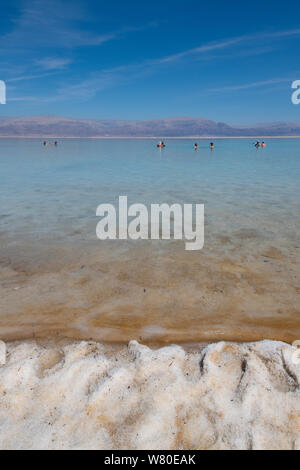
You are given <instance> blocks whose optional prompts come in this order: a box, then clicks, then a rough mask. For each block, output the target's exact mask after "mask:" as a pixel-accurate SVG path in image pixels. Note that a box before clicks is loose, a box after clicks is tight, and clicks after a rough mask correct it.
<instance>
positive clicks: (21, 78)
mask: <svg viewBox="0 0 300 470" xmlns="http://www.w3.org/2000/svg"><path fill="white" fill-rule="evenodd" d="M55 73H56V72H46V73H37V74H32V75H19V76H17V77H13V78H9V79H7V80H5V81H6V83H13V82H23V81H26V80H37V79H40V78H45V77H49V76H52V75H55Z"/></svg>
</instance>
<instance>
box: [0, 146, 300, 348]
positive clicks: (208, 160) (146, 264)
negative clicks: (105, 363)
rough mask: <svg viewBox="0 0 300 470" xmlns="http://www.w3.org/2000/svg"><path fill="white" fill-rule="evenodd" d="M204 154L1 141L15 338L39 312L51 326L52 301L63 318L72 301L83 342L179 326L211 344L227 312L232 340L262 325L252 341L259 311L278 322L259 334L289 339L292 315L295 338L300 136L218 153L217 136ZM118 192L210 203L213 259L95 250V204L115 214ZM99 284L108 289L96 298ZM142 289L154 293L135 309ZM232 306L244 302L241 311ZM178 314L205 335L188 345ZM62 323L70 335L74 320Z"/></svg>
mask: <svg viewBox="0 0 300 470" xmlns="http://www.w3.org/2000/svg"><path fill="white" fill-rule="evenodd" d="M193 144H194V141H192V140H190V139H170V140H166V147H165V148H164V149H158V148H157V147H156V142H155V141H154V140H153V139H61V140H60V141H59V142H58V146H57V147H55V146H54V145H50V146H46V147H44V146H43V145H42V142H41V140H40V139H21V138H20V139H1V140H0V175H1V185H0V200H1V205H0V243H1V245H0V263H1V265H0V266H1V270H0V271H1V278H0V279H1V284H0V286H1V289H2V291H1V297H2V309H1V312H0V316H3V319H4V318H6V317H7V315H9V316H10V318H13V320H11V321H12V326H11V328H12V329H11V330H10V329H8V330H9V331H13V332H14V333H11V335H12V336H13V335H14V334H15V333H16V332H17V330H18V325H19V330H21V329H22V328H21V327H20V325H23V326H24V331H25V330H26V328H25V324H26V325H27V324H28V325H30V327H32V324H33V323H35V322H33V316H34V315H35V318H36V325H37V330H39V326H40V325H41V324H43V325H44V323H43V322H44V318H45V316H43V318H41V317H38V315H37V310H38V311H39V312H42V311H43V309H44V308H45V305H46V304H47V312H50V311H52V310H51V309H52V307H51V306H53V305H55V308H54V310H53V316H52V322H53V318H55V319H57V318H58V317H59V318H63V317H64V315H65V312H66V311H67V310H68V312H70V309H72V305H73V308H74V311H75V312H77V313H76V315H77V314H78V315H77V316H76V319H73V320H74V321H73V320H72V321H71V320H70V318H69V319H68V322H69V323H68V324H70V321H71V323H72V322H73V323H72V328H71V330H72V335H75V336H76V335H77V334H78V331H80V336H82V335H83V336H85V335H88V336H94V334H95V336H96V337H97V339H103V338H104V339H108V340H110V339H114V340H117V339H118V338H119V339H120V340H123V339H126V340H127V339H135V338H132V337H131V335H132V334H134V335H137V332H140V333H141V337H142V338H143V337H144V336H146V337H147V338H149V337H150V338H151V336H152V333H153V336H154V337H158V338H160V337H165V338H169V336H168V334H171V333H172V331H175V330H176V334H175V333H174V335H173V336H174V338H178V340H181V339H182V340H185V339H186V340H196V339H198V336H199V338H200V339H201V338H206V337H207V336H206V333H207V331H208V330H209V331H210V333H209V334H208V337H209V338H211V337H212V336H213V335H214V334H215V335H216V336H217V338H216V339H220V338H222V337H223V336H222V335H223V333H224V332H223V330H224V328H225V327H226V318H223V316H222V315H221V311H222V304H223V305H224V312H227V316H228V318H229V320H228V322H227V325H230V328H229V330H228V329H226V328H225V329H226V334H225V333H224V335H225V337H226V338H227V337H228V336H229V337H230V334H232V337H233V339H234V338H235V337H236V335H237V329H236V328H238V331H240V332H241V331H242V333H240V335H241V337H242V338H247V334H246V335H244V329H245V331H246V324H247V325H248V327H249V328H250V327H251V328H252V330H251V331H252V333H251V334H249V338H252V337H253V335H254V336H255V334H254V333H253V332H254V331H255V328H256V326H259V325H257V322H259V320H258V318H255V319H254V321H253V322H252V320H253V316H254V317H255V315H257V316H258V317H261V315H262V313H261V312H265V314H266V315H267V317H268V321H267V322H266V323H265V324H264V327H263V328H264V329H263V330H262V332H261V334H259V335H258V336H261V335H264V334H265V332H266V331H267V329H268V328H271V330H272V318H273V320H274V325H277V326H276V332H278V333H276V335H275V336H276V337H278V338H281V337H282V338H286V334H285V333H284V331H282V328H283V324H282V323H280V322H279V316H280V315H281V319H284V318H285V317H284V315H287V317H286V318H285V319H286V329H287V331H288V333H287V335H288V337H290V336H291V335H292V333H291V332H292V331H295V330H296V331H297V329H298V328H299V320H298V319H297V315H296V314H297V307H296V305H297V302H296V297H295V296H297V295H298V294H299V290H298V291H297V284H298V285H299V276H298V275H299V267H298V266H299V264H298V265H297V262H296V261H297V260H299V250H300V243H299V234H300V232H299V227H300V225H299V221H300V184H299V181H300V140H299V139H268V140H267V146H266V147H265V148H259V149H256V148H255V147H254V145H253V141H252V139H216V140H215V149H214V150H210V148H209V140H207V139H201V140H199V149H198V150H196V151H195V150H194V148H193ZM120 195H125V196H127V197H128V202H129V204H133V203H143V204H145V205H150V204H153V203H168V204H173V203H180V204H204V206H205V243H204V248H203V250H202V251H201V253H197V254H194V255H193V258H192V257H191V255H188V254H187V253H186V252H185V251H184V245H183V243H182V242H174V241H172V240H170V241H169V240H163V241H161V242H157V243H154V242H151V241H150V240H149V241H143V242H142V244H141V243H140V242H139V241H137V242H134V241H132V242H130V243H127V242H126V241H122V240H119V241H114V242H108V241H99V240H97V237H96V225H97V222H98V218H97V217H96V209H97V206H98V205H99V204H102V203H112V204H115V205H117V204H118V199H119V196H120ZM96 261H97V262H98V263H100V264H101V266H102V267H101V268H100V267H99V266H98V268H99V269H98V268H97V269H98V271H97V269H96V268H95V269H93V268H91V266H93V262H96ZM79 265H80V266H79ZM82 266H84V268H82ZM80 269H81V271H80ZM61 270H64V271H65V272H64V276H62V275H61V272H62V271H61ZM72 270H73V271H72ZM77 270H78V271H77ZM84 270H87V272H86V273H85V281H84V280H83V277H84V276H83V272H84ZM101 270H102V271H101ZM268 270H269V271H268ZM74 272H76V275H74ZM72 273H73V274H72ZM276 273H277V274H276ZM275 274H276V276H277V277H276V276H275V277H276V278H274V275H275ZM50 275H51V276H52V278H51V279H52V281H51V282H52V283H53V285H52V287H51V288H50V286H49V282H50V277H49V276H50ZM47 276H48V278H47V280H46V277H47ZM72 276H73V277H74V276H75V277H76V279H75V280H74V279H73V278H72ZM99 276H100V277H99ZM43 279H44V281H45V285H43V286H41V282H42V280H43ZM63 279H64V280H63ZM99 279H101V282H100V280H99ZM71 281H72V282H73V281H74V283H73V284H72V282H71ZM175 281H176V282H175ZM187 281H189V284H188V285H186V283H187ZM68 282H69V283H71V284H72V285H68ZM96 282H98V283H99V282H100V284H101V287H100V290H101V289H102V290H101V293H99V295H98V296H96V297H95V292H96V290H97V288H96V284H95V283H96ZM76 283H77V284H76ZM270 283H271V284H272V285H271V284H270ZM97 285H99V284H97ZM87 286H89V288H88V289H87ZM104 286H106V287H104ZM137 286H138V287H139V288H141V289H143V290H142V291H141V292H144V290H145V291H146V292H145V296H144V297H141V298H139V297H136V299H135V300H134V298H133V297H132V296H134V295H137V292H136V288H137ZM105 288H107V289H108V290H107V294H106V293H105V292H104V289H105ZM148 288H149V289H150V292H149V289H148ZM41 289H42V291H43V292H44V294H43V293H41ZM43 289H44V290H43ZM51 289H52V291H51ZM66 289H67V290H66ZM151 289H152V292H151ZM201 289H203V290H202V291H201ZM260 289H262V290H261V291H260ZM200 291H201V295H202V297H203V299H204V300H203V304H201V299H202V297H201V299H200V297H199V296H200ZM51 292H53V294H51ZM75 292H76V294H75ZM78 292H80V295H81V297H80V298H79V297H76V295H77V296H79V293H78ZM108 292H109V301H110V304H109V306H108ZM138 295H139V294H138ZM146 296H149V297H147V298H146ZM177 296H179V297H180V298H179V297H178V298H177ZM247 296H248V297H247ZM219 297H220V298H219ZM74 298H75V299H76V300H74ZM130 298H131V304H130V305H131V307H130V306H129V303H128V302H129V299H130ZM239 298H240V299H242V298H247V299H248V300H247V305H251V307H250V310H249V311H248V310H247V308H248V307H247V308H246V306H243V307H238V305H241V304H242V302H239V300H238V299H239ZM70 299H73V301H72V302H73V303H72V302H71V303H70ZM176 299H177V301H178V302H176ZM232 299H235V301H236V302H235V301H234V302H232V305H231V303H230V302H231V301H232ZM280 299H281V302H282V303H281V305H279V304H280ZM254 300H255V301H254ZM65 302H67V303H68V305H65ZM205 302H206V304H205ZM228 302H229V303H228ZM252 302H254V304H253V303H252ZM272 302H273V303H272ZM57 304H59V305H60V307H61V308H60V309H57ZM38 305H39V307H38ZM230 305H231V307H230ZM298 305H299V303H298ZM137 306H138V308H137ZM276 306H277V307H276ZM179 308H180V309H181V312H182V313H181V316H182V318H185V315H188V316H189V320H190V326H189V328H192V324H194V325H195V324H197V322H199V325H202V326H201V328H200V327H199V328H200V329H197V328H196V329H195V328H193V329H194V330H195V331H196V333H195V334H194V335H193V334H191V330H190V332H189V334H186V335H185V334H183V335H182V338H181V337H180V332H179V326H178V327H177V325H178V315H179V316H180V311H179V310H178V311H177V309H179ZM276 308H277V310H280V312H281V313H280V312H278V311H277V310H276ZM80 309H81V310H82V312H85V314H84V315H85V318H87V317H89V318H91V317H90V315H92V316H93V322H92V324H91V325H90V324H89V325H87V324H83V320H82V318H83V314H82V315H81V316H80V314H79V312H80ZM135 309H137V310H138V311H135ZM143 309H145V311H144V312H143ZM228 309H229V310H228ZM274 309H275V310H276V312H275V310H274ZM58 310H59V311H58ZM237 310H238V321H236V319H237V317H236V316H235V312H237ZM33 311H34V312H35V313H34V314H33ZM175 311H177V313H176V314H175V313H174V312H175ZM108 312H109V313H108ZM126 312H127V314H126ZM145 312H148V314H147V316H146V314H145ZM243 312H244V313H245V317H247V321H246V319H245V323H243ZM287 312H289V313H288V314H287ZM28 315H29V316H28ZM47 315H48V313H47ZM131 315H133V318H132V319H131ZM207 315H208V317H207ZM216 315H217V317H216ZM220 315H221V316H220ZM224 315H225V313H224ZM232 315H233V317H234V318H232ZM236 315H237V313H236ZM225 316H226V315H225ZM146 317H147V318H148V319H150V320H149V321H148V320H146V325H145V318H146ZM46 318H47V321H46V323H47V326H45V325H44V326H43V328H45V331H47V334H48V333H49V329H48V326H49V322H48V319H49V318H48V316H46ZM203 318H205V321H204V320H203ZM213 318H214V320H213V321H212V323H211V324H210V319H213ZM216 318H218V320H217V321H216ZM298 318H299V317H298ZM102 320H103V322H104V323H102ZM250 320H251V322H252V323H251V322H250V323H251V326H249V321H250ZM3 321H4V320H3ZM203 321H204V323H203ZM276 322H278V323H276ZM137 323H138V326H137ZM5 325H7V322H6V323H5ZM5 325H4V323H3V331H5V332H6V331H8V330H7V328H6V327H5ZM36 325H34V326H36ZM181 325H182V330H183V329H184V325H183V324H182V323H181ZM213 325H215V326H213ZM224 325H225V326H224ZM131 326H132V328H133V331H134V333H131ZM142 326H143V328H142ZM260 326H262V324H260ZM55 327H56V328H57V329H58V331H59V332H60V333H65V332H66V333H68V332H69V334H71V333H70V331H69V330H68V328H67V327H66V325H65V323H64V321H63V320H62V322H61V323H60V324H59V325H57V324H56V325H55ZM210 327H212V329H210ZM235 327H236V328H235ZM244 327H245V328H244ZM0 328H1V325H0ZM105 328H106V329H105ZM126 328H128V329H129V330H127V329H126ZM141 328H142V330H141ZM204 328H205V329H206V330H205V331H206V333H205V334H204V333H203V329H204ZM274 328H275V327H274ZM174 329H175V330H174ZM279 329H280V331H281V332H279ZM65 330H66V331H65ZM67 330H68V331H67ZM271 330H269V331H271ZM84 331H85V333H84ZM101 331H102V333H101ZM126 331H129V333H128V334H127V333H126ZM230 331H231V332H232V333H230ZM249 331H250V330H248V333H249ZM272 331H273V330H272ZM95 332H96V333H95ZM112 332H113V333H112ZM117 332H118V333H117ZM124 332H125V333H124ZM110 333H112V336H110ZM18 334H21V333H18ZM26 334H27V335H29V332H27V333H26ZM295 334H296V333H295ZM118 335H119V337H118ZM143 335H144V336H143ZM173 336H172V334H171V337H172V338H173ZM237 336H238V337H239V335H237ZM270 336H271V337H274V333H272V334H271V333H270ZM117 337H118V338H117ZM167 340H168V339H166V341H167Z"/></svg>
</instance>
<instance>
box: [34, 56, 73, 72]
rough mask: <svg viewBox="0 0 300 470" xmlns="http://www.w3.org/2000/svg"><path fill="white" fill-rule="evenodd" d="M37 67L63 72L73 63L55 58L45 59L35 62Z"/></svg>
mask: <svg viewBox="0 0 300 470" xmlns="http://www.w3.org/2000/svg"><path fill="white" fill-rule="evenodd" d="M35 63H36V65H37V66H38V67H40V68H42V69H44V70H61V69H65V68H66V67H67V66H68V65H70V64H71V63H72V59H67V58H66V59H60V58H55V57H45V58H44V59H39V60H36V61H35Z"/></svg>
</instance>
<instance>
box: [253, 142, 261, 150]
mask: <svg viewBox="0 0 300 470" xmlns="http://www.w3.org/2000/svg"><path fill="white" fill-rule="evenodd" d="M254 146H255V147H256V148H257V149H258V147H260V142H259V140H257V141H256V143H255V144H254Z"/></svg>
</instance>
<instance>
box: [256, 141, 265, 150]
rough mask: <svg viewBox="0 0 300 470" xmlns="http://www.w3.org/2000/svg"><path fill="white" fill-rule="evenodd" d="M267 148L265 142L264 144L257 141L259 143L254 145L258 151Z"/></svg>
mask: <svg viewBox="0 0 300 470" xmlns="http://www.w3.org/2000/svg"><path fill="white" fill-rule="evenodd" d="M265 146H266V143H265V142H264V141H263V142H262V143H260V141H259V140H257V141H256V142H255V144H254V147H256V148H257V149H258V148H259V147H262V148H264V147H265Z"/></svg>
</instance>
